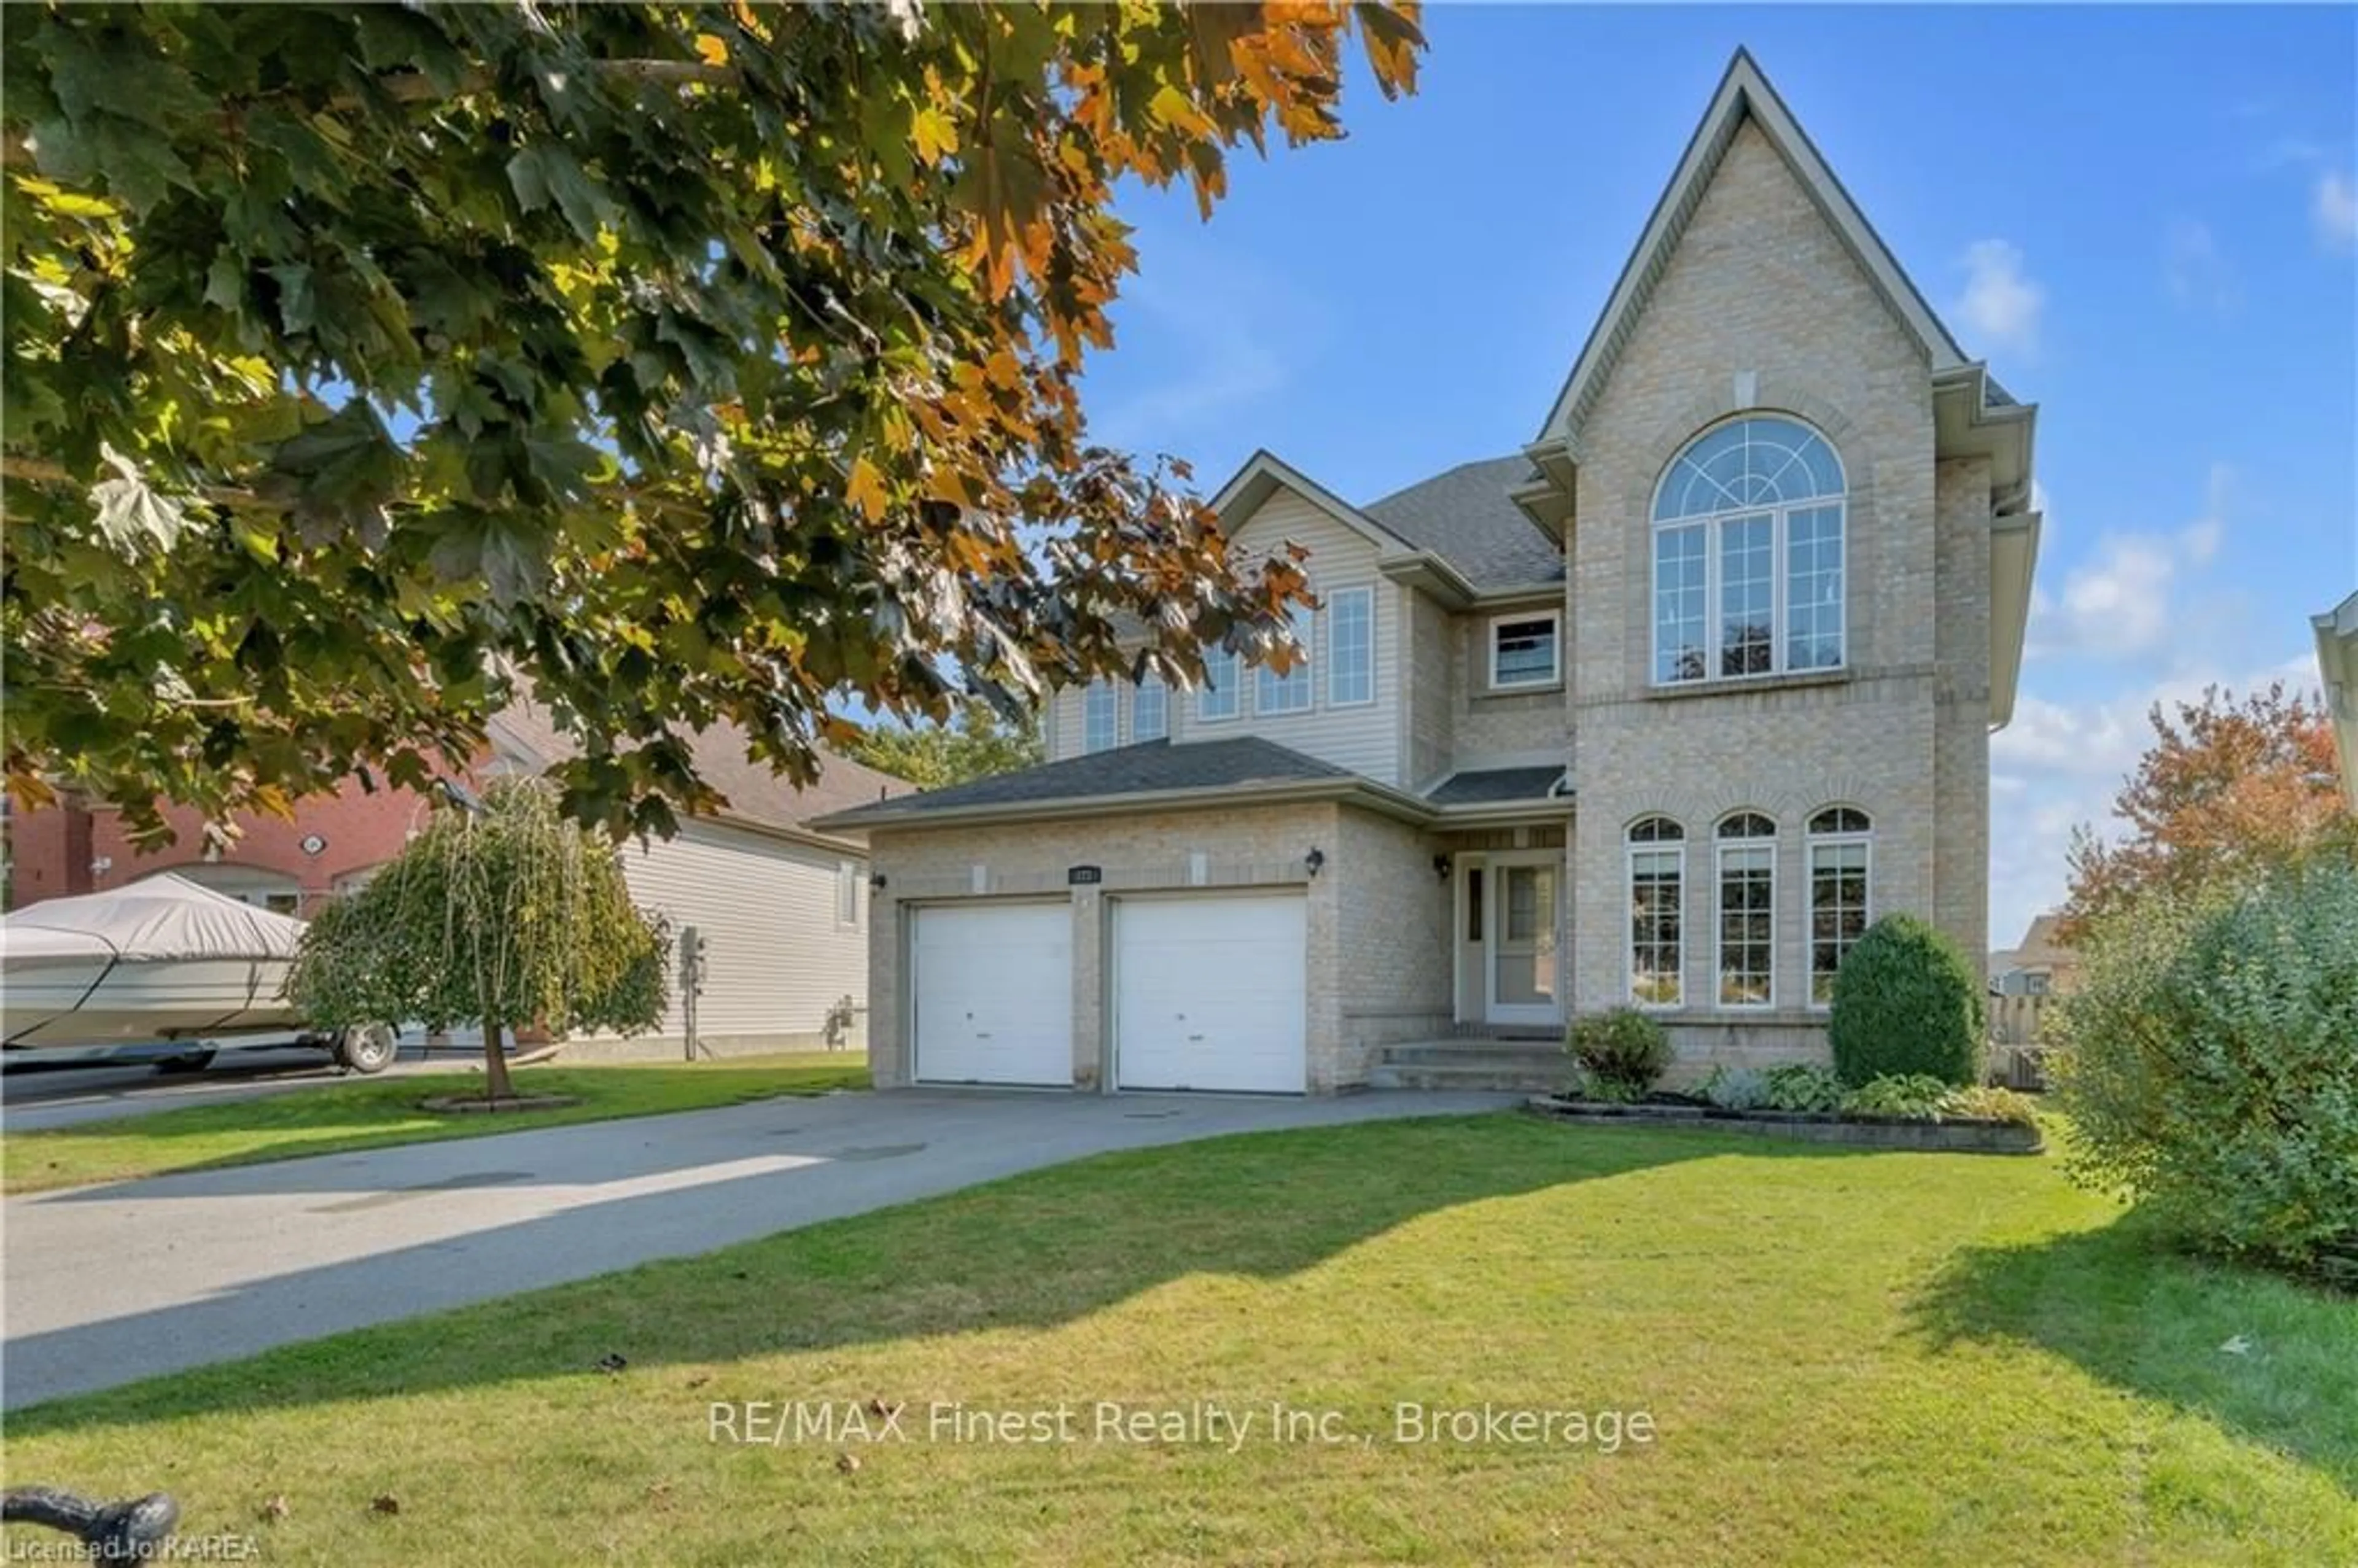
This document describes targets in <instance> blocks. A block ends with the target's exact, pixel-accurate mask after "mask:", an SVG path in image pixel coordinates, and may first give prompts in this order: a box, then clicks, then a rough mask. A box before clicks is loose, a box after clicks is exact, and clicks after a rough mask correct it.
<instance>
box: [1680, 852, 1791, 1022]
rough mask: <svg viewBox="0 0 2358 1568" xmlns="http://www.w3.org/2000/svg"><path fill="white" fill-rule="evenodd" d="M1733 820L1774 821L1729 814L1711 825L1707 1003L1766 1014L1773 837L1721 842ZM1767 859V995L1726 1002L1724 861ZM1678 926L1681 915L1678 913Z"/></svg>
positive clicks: (1773, 968) (1773, 980)
mask: <svg viewBox="0 0 2358 1568" xmlns="http://www.w3.org/2000/svg"><path fill="white" fill-rule="evenodd" d="M1736 816H1762V817H1768V821H1769V822H1770V823H1771V824H1772V825H1773V824H1774V823H1775V821H1776V818H1774V817H1771V816H1768V813H1767V812H1765V811H1757V812H1730V813H1729V814H1728V815H1727V816H1723V817H1721V818H1720V820H1719V822H1717V823H1714V824H1713V825H1712V830H1711V831H1712V857H1711V871H1712V875H1711V903H1712V916H1713V918H1712V936H1711V999H1712V1005H1713V1006H1714V1007H1716V1008H1718V1009H1719V1010H1720V1011H1723V1012H1766V1011H1771V1010H1773V1009H1774V1008H1775V1007H1776V1005H1777V836H1776V835H1775V834H1774V833H1773V832H1772V833H1769V834H1768V835H1766V836H1761V835H1757V834H1756V835H1752V836H1748V837H1746V838H1721V837H1720V836H1719V829H1720V827H1721V826H1722V825H1724V824H1725V823H1726V822H1728V821H1730V820H1731V819H1733V818H1735V817H1736ZM1764 851H1765V852H1766V853H1767V855H1768V996H1767V997H1766V998H1764V999H1763V1000H1759V1001H1730V1000H1727V996H1726V992H1725V987H1726V984H1727V861H1728V859H1729V857H1730V856H1731V855H1734V854H1736V853H1739V852H1743V853H1752V854H1758V853H1762V852H1764ZM1681 922H1682V925H1683V923H1684V912H1683V910H1682V912H1681Z"/></svg>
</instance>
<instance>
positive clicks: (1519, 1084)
mask: <svg viewBox="0 0 2358 1568" xmlns="http://www.w3.org/2000/svg"><path fill="white" fill-rule="evenodd" d="M1563 1079H1564V1072H1563V1065H1562V1064H1561V1063H1554V1062H1552V1063H1548V1064H1546V1065H1541V1064H1539V1063H1532V1064H1530V1065H1522V1064H1520V1063H1516V1062H1450V1063H1433V1062H1403V1063H1400V1064H1398V1065H1394V1064H1392V1063H1389V1062H1387V1063H1382V1064H1380V1065H1377V1066H1376V1067H1374V1068H1372V1069H1370V1070H1369V1071H1368V1087H1371V1088H1379V1089H1489V1090H1496V1091H1498V1092H1500V1093H1504V1094H1525V1095H1537V1094H1547V1093H1550V1092H1552V1091H1553V1090H1556V1089H1560V1088H1562V1087H1563Z"/></svg>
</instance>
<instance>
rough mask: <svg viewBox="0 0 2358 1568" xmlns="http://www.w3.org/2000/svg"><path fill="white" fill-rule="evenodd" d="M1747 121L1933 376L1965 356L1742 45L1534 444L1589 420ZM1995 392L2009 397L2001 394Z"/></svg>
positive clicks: (1953, 366) (1559, 436)
mask: <svg viewBox="0 0 2358 1568" xmlns="http://www.w3.org/2000/svg"><path fill="white" fill-rule="evenodd" d="M1747 120H1749V121H1750V122H1751V123H1752V124H1756V125H1758V127H1759V128H1760V131H1761V133H1762V134H1763V135H1766V136H1767V137H1768V144H1769V146H1772V147H1774V148H1776V150H1777V152H1778V154H1779V157H1782V158H1784V160H1785V162H1786V164H1787V165H1788V166H1789V167H1790V168H1791V169H1792V171H1793V175H1794V178H1796V179H1797V180H1799V181H1800V183H1801V189H1803V190H1805V191H1807V192H1808V193H1809V195H1810V198H1811V200H1812V202H1814V203H1815V204H1816V206H1817V209H1818V211H1819V212H1820V213H1821V214H1822V215H1823V217H1824V219H1825V221H1826V222H1827V224H1828V225H1829V226H1830V227H1831V228H1832V229H1833V232H1834V233H1835V234H1836V235H1837V236H1839V237H1840V239H1841V240H1842V242H1843V243H1844V246H1845V247H1846V248H1847V249H1848V250H1849V251H1850V253H1851V254H1852V255H1853V256H1854V257H1855V258H1856V259H1857V262H1858V264H1859V266H1860V268H1861V270H1863V271H1864V272H1865V273H1866V276H1867V277H1868V279H1869V281H1871V282H1872V283H1873V284H1874V286H1875V288H1876V291H1877V293H1878V294H1879V295H1881V296H1882V297H1883V300H1884V303H1885V304H1886V305H1887V306H1888V307H1889V308H1890V310H1891V312H1892V314H1893V316H1894V317H1896V318H1897V319H1898V320H1899V322H1900V323H1901V325H1902V326H1904V327H1905V328H1906V329H1907V330H1908V331H1909V334H1910V335H1911V336H1913V337H1914V338H1915V339H1916V341H1917V342H1918V343H1919V344H1920V345H1921V346H1922V348H1923V350H1924V353H1925V356H1926V358H1927V359H1928V360H1929V361H1930V362H1931V368H1932V370H1933V372H1934V373H1942V372H1945V371H1955V370H1958V369H1961V368H1963V366H1965V365H1966V364H1967V363H1968V361H1967V360H1966V358H1965V354H1964V351H1963V350H1962V349H1960V348H1959V347H1958V346H1957V341H1956V339H1954V338H1952V337H1951V336H1950V335H1949V330H1948V329H1947V328H1946V327H1944V326H1942V324H1941V319H1940V318H1939V317H1938V316H1936V315H1934V314H1933V312H1932V308H1931V306H1930V305H1928V304H1926V303H1925V301H1924V297H1923V295H1922V294H1920V293H1919V292H1918V291H1917V288H1916V285H1915V284H1914V283H1913V282H1911V281H1910V280H1909V276H1908V275H1907V273H1906V272H1905V271H1903V270H1902V269H1901V268H1900V265H1899V263H1898V259H1897V258H1896V257H1894V256H1893V255H1892V254H1891V251H1890V249H1889V247H1887V245H1885V244H1884V243H1883V240H1882V237H1881V236H1880V235H1878V234H1877V233H1876V232H1875V228H1874V225H1872V224H1870V223H1869V222H1867V221H1866V214H1865V213H1863V212H1861V211H1859V208H1858V204H1857V203H1856V202H1855V201H1853V200H1851V197H1850V192H1848V191H1847V190H1844V189H1843V185H1842V181H1841V180H1839V179H1837V178H1834V173H1833V169H1831V168H1827V167H1826V162H1825V159H1824V158H1823V157H1820V156H1819V155H1818V149H1817V148H1816V147H1815V146H1812V145H1811V142H1810V138H1809V136H1808V135H1806V134H1804V133H1803V131H1802V130H1801V124H1800V123H1799V122H1797V121H1796V120H1795V119H1794V118H1793V116H1792V114H1791V112H1790V110H1788V109H1787V108H1786V107H1785V103H1784V101H1783V100H1782V99H1780V98H1779V97H1778V96H1777V92H1776V90H1775V89H1774V88H1772V87H1770V86H1769V85H1768V78H1767V77H1766V76H1763V75H1762V74H1761V72H1760V68H1759V66H1758V65H1757V64H1755V63H1754V61H1753V59H1752V56H1751V55H1750V54H1749V53H1748V52H1747V51H1746V50H1744V49H1737V50H1736V57H1735V58H1734V59H1731V60H1729V61H1728V64H1727V74H1726V75H1725V76H1723V77H1722V78H1721V79H1720V83H1719V90H1718V91H1717V92H1714V93H1713V94H1712V100H1711V106H1710V107H1709V108H1708V109H1706V110H1704V116H1703V123H1702V124H1699V125H1697V126H1696V127H1695V133H1694V135H1693V137H1692V138H1691V139H1690V140H1689V141H1688V143H1687V149H1686V152H1685V154H1684V155H1683V156H1682V157H1681V158H1680V159H1679V166H1678V169H1677V172H1676V173H1674V174H1672V175H1671V183H1670V184H1669V186H1668V187H1667V188H1665V189H1664V190H1663V191H1662V195H1661V199H1660V200H1659V201H1657V202H1656V203H1655V204H1654V211H1653V215H1652V216H1651V217H1650V218H1649V219H1647V221H1646V227H1645V230H1644V232H1642V233H1641V234H1640V235H1639V240H1638V245H1637V248H1636V249H1635V250H1634V251H1632V252H1631V253H1630V255H1629V260H1628V264H1627V265H1624V266H1623V267H1622V269H1621V276H1620V278H1619V279H1618V280H1617V282H1616V283H1615V284H1614V286H1613V293H1612V296H1611V297H1610V298H1608V299H1607V300H1606V306H1605V312H1604V314H1603V315H1601V316H1599V317H1598V318H1597V319H1596V325H1595V327H1594V328H1592V329H1591V330H1590V331H1589V334H1588V341H1587V342H1586V343H1585V344H1583V345H1582V347H1581V351H1580V358H1579V359H1578V360H1577V361H1575V362H1574V364H1573V367H1572V374H1571V375H1570V376H1568V377H1567V378H1566V379H1565V381H1564V384H1563V391H1562V392H1560V393H1558V394H1557V395H1556V400H1555V404H1554V406H1552V408H1550V409H1549V410H1548V416H1547V422H1546V423H1545V424H1544V425H1543V426H1542V427H1541V429H1540V434H1539V437H1538V439H1539V440H1540V441H1552V440H1561V439H1562V438H1564V437H1565V436H1566V435H1568V434H1569V433H1570V431H1571V430H1572V429H1573V427H1575V426H1577V425H1578V424H1579V423H1580V421H1581V420H1582V419H1583V418H1584V417H1585V416H1586V415H1587V412H1588V409H1589V406H1590V405H1591V404H1592V403H1593V402H1594V401H1595V396H1596V394H1597V393H1598V391H1600V390H1601V389H1602V388H1603V386H1604V384H1605V379H1606V375H1607V374H1608V373H1610V372H1611V370H1612V368H1613V365H1614V362H1616V361H1617V359H1619V357H1620V354H1621V351H1622V349H1623V348H1624V347H1625V346H1626V345H1627V343H1628V337H1629V333H1630V331H1631V330H1632V329H1633V328H1634V327H1635V326H1636V324H1637V321H1638V318H1639V316H1640V315H1641V314H1642V313H1643V312H1644V308H1645V305H1646V301H1647V300H1648V299H1649V298H1650V297H1651V296H1652V294H1653V291H1654V287H1655V285H1656V284H1658V283H1659V282H1660V280H1661V276H1662V272H1663V269H1664V268H1665V267H1666V266H1668V265H1669V264H1670V259H1671V254H1672V253H1673V252H1675V251H1676V250H1677V249H1678V243H1679V239H1680V237H1681V236H1682V234H1684V233H1685V232H1686V227H1687V222H1688V221H1689V220H1690V219H1692V218H1693V216H1694V211H1695V207H1696V205H1697V203H1699V202H1700V201H1701V200H1702V199H1703V193H1704V190H1705V189H1707V188H1708V187H1709V186H1710V184H1711V178H1712V176H1713V175H1714V173H1716V172H1717V171H1718V168H1719V165H1720V160H1721V159H1722V158H1723V157H1725V156H1726V153H1727V149H1728V146H1729V144H1730V143H1731V142H1733V141H1734V140H1735V137H1736V130H1737V129H1738V127H1740V126H1741V125H1743V124H1744V123H1745V122H1746V121H1747ZM1998 395H1999V396H2000V397H2003V396H2004V393H2003V392H2000V393H1999V394H1998ZM2006 401H2007V402H2008V403H2011V401H2012V400H2011V399H2010V398H2009V399H2007V400H2006Z"/></svg>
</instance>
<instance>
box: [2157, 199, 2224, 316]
mask: <svg viewBox="0 0 2358 1568" xmlns="http://www.w3.org/2000/svg"><path fill="white" fill-rule="evenodd" d="M2161 276H2162V282H2163V283H2164V284H2165V285H2166V286H2167V287H2168V288H2169V297H2171V298H2172V299H2175V300H2176V301H2178V303H2179V304H2180V305H2182V306H2186V307H2189V308H2203V309H2208V310H2215V311H2217V312H2219V313H2220V314H2221V315H2225V314H2227V313H2229V312H2231V311H2233V310H2234V308H2236V307H2237V306H2239V305H2241V304H2242V303H2243V292H2242V290H2241V289H2240V288H2238V287H2236V283H2235V274H2234V268H2233V267H2231V266H2229V265H2227V257H2226V254H2225V253H2224V252H2223V251H2222V250H2221V249H2220V248H2219V237H2218V236H2217V235H2216V234H2214V233H2212V232H2211V225H2210V224H2208V223H2201V222H2195V221H2194V220H2193V219H2190V218H2181V219H2180V220H2178V221H2177V222H2174V223H2172V224H2170V226H2169V232H2168V233H2167V234H2166V235H2164V236H2163V239H2162V262H2161Z"/></svg>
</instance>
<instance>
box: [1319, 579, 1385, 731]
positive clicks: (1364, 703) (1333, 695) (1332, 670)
mask: <svg viewBox="0 0 2358 1568" xmlns="http://www.w3.org/2000/svg"><path fill="white" fill-rule="evenodd" d="M1345 600H1351V601H1353V602H1356V603H1358V604H1361V605H1364V606H1366V609H1365V610H1364V611H1362V613H1363V614H1364V615H1365V616H1366V617H1367V622H1366V624H1367V628H1368V668H1367V681H1368V694H1367V695H1366V696H1365V697H1345V696H1343V695H1342V694H1341V693H1339V692H1337V691H1336V689H1335V688H1336V683H1337V682H1338V680H1339V679H1340V677H1341V676H1342V674H1343V660H1342V658H1341V654H1342V650H1343V639H1342V637H1341V636H1340V635H1339V634H1338V633H1336V626H1337V625H1339V624H1340V622H1341V616H1340V614H1339V613H1338V612H1339V611H1340V610H1341V609H1342V606H1343V602H1344V601H1345ZM1326 631H1327V636H1326V706H1327V707H1329V708H1366V707H1368V705H1370V704H1371V703H1373V702H1374V701H1375V700H1376V590H1375V589H1372V588H1338V589H1336V590H1335V591H1334V592H1332V593H1330V594H1328V595H1327V596H1326Z"/></svg>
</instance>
